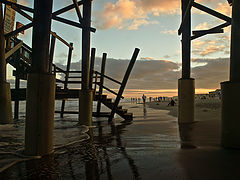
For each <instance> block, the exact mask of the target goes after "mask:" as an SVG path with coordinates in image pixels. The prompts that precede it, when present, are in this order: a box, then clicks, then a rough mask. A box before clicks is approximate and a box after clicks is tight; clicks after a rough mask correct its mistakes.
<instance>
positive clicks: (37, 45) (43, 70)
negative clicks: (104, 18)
mask: <svg viewBox="0 0 240 180" xmlns="http://www.w3.org/2000/svg"><path fill="white" fill-rule="evenodd" d="M52 2H53V1H52V0H34V16H33V22H34V25H33V35H32V66H31V67H32V69H31V73H29V74H28V79H27V105H26V126H25V154H27V155H33V156H43V155H46V154H49V153H52V152H53V129H54V103H55V81H56V79H55V75H54V74H51V73H49V41H50V29H51V15H52Z"/></svg>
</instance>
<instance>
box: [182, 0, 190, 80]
mask: <svg viewBox="0 0 240 180" xmlns="http://www.w3.org/2000/svg"><path fill="white" fill-rule="evenodd" d="M189 1H190V0H182V1H181V2H182V20H184V24H183V28H182V78H183V79H188V78H190V76H191V67H190V61H191V12H190V11H191V8H188V4H189ZM186 10H188V11H189V12H188V13H186ZM184 14H186V15H185V17H184V16H183V15H184ZM184 18H185V19H184Z"/></svg>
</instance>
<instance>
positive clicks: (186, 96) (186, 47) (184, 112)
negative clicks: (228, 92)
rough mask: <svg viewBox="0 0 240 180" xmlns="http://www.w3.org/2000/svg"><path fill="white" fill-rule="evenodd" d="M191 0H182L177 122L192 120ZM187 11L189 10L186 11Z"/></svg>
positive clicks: (189, 121) (193, 102)
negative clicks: (180, 72)
mask: <svg viewBox="0 0 240 180" xmlns="http://www.w3.org/2000/svg"><path fill="white" fill-rule="evenodd" d="M191 1H192V0H182V20H183V21H184V22H182V23H183V24H182V78H181V79H179V80H178V123H191V122H193V121H194V106H195V80H194V79H192V78H191V63H190V62H191V8H189V3H191ZM186 11H189V12H186Z"/></svg>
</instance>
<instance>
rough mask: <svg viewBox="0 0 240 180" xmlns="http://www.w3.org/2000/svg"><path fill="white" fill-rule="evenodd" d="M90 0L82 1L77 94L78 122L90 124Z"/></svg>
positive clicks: (91, 100) (91, 101)
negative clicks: (78, 94)
mask: <svg viewBox="0 0 240 180" xmlns="http://www.w3.org/2000/svg"><path fill="white" fill-rule="evenodd" d="M91 9H92V0H85V1H84V2H83V20H82V25H83V29H82V87H81V88H82V89H81V91H80V96H79V123H80V124H84V123H87V124H85V125H90V124H92V104H93V98H92V91H91V90H90V89H89V77H90V73H89V64H90V60H89V57H90V33H91V32H90V27H91Z"/></svg>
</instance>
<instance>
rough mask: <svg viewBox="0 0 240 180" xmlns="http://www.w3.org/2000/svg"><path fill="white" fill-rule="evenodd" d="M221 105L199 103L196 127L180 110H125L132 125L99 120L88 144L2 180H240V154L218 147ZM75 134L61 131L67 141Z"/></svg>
mask: <svg viewBox="0 0 240 180" xmlns="http://www.w3.org/2000/svg"><path fill="white" fill-rule="evenodd" d="M218 104H219V103H215V102H210V103H209V102H207V101H205V102H204V103H202V102H201V103H198V102H197V111H196V120H197V121H196V122H195V123H193V124H188V125H184V126H179V125H178V123H177V117H176V116H172V115H176V112H177V110H176V107H167V106H166V103H161V104H160V103H159V104H158V105H157V104H156V103H151V104H148V105H143V104H124V107H127V108H128V109H129V111H130V112H133V113H134V119H133V121H132V122H125V121H122V119H120V118H118V117H117V118H115V121H114V122H113V123H110V124H109V123H108V122H107V118H96V119H94V127H92V128H90V131H89V133H88V134H89V136H90V139H88V140H86V141H83V142H76V143H72V144H70V145H68V146H62V148H58V149H55V152H54V154H52V155H51V156H46V157H43V158H41V159H37V160H29V161H21V162H19V163H17V164H15V165H14V166H11V167H10V168H8V169H6V170H5V171H3V172H2V173H0V179H1V180H2V179H91V180H93V179H103V180H105V179H117V180H121V179H123V180H131V179H147V180H155V179H156V180H159V179H163V180H168V179H169V180H175V179H179V180H185V179H186V180H215V179H216V180H232V179H240V173H239V161H240V151H239V150H231V149H223V148H222V147H221V146H220V118H219V117H220V109H219V105H218ZM150 107H154V108H157V109H154V108H150ZM159 108H160V109H159ZM169 114H171V115H169ZM68 121H69V119H66V122H68ZM66 122H65V121H64V119H63V120H62V121H61V127H66V125H65V123H66ZM77 128H78V127H75V126H73V127H71V128H67V127H66V128H61V129H59V128H57V130H58V131H59V130H61V132H62V133H61V134H62V135H67V136H68V135H69V134H67V132H68V131H70V132H71V131H72V129H73V130H74V132H76V133H77V131H78V130H77ZM55 130H56V129H55ZM79 132H80V130H79ZM76 133H74V137H77V136H78V135H77V134H76ZM55 138H59V137H55ZM0 140H1V139H0ZM9 156H10V155H9ZM1 158H3V156H2V157H1ZM9 158H10V157H9Z"/></svg>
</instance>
